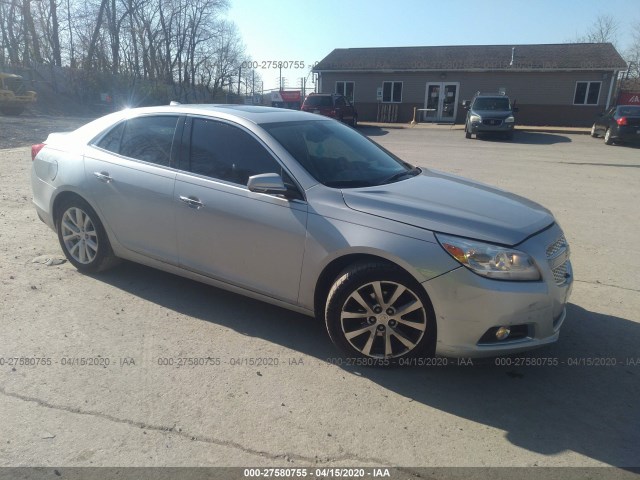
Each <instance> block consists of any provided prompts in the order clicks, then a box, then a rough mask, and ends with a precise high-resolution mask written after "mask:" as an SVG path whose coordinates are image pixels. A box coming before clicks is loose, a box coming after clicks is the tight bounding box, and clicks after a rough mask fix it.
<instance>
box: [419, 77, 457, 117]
mask: <svg viewBox="0 0 640 480" xmlns="http://www.w3.org/2000/svg"><path fill="white" fill-rule="evenodd" d="M459 90H460V83H459V82H429V83H427V91H426V94H425V100H424V108H425V111H424V115H423V120H424V121H427V122H455V119H456V114H457V113H458V92H459Z"/></svg>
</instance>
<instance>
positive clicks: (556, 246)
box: [547, 235, 568, 259]
mask: <svg viewBox="0 0 640 480" xmlns="http://www.w3.org/2000/svg"><path fill="white" fill-rule="evenodd" d="M567 247H568V245H567V239H566V238H565V237H564V235H562V236H561V237H560V238H558V239H557V240H556V241H555V242H553V243H552V244H551V245H549V246H548V247H547V258H548V259H551V258H555V257H557V256H558V254H559V253H562V252H563V251H564V250H566V248H567Z"/></svg>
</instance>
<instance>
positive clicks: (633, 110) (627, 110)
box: [618, 105, 640, 117]
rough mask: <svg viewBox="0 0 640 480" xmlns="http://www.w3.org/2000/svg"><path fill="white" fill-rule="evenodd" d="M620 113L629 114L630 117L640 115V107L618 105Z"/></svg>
mask: <svg viewBox="0 0 640 480" xmlns="http://www.w3.org/2000/svg"><path fill="white" fill-rule="evenodd" d="M618 115H629V116H630V117H640V107H636V106H633V105H632V106H625V107H618Z"/></svg>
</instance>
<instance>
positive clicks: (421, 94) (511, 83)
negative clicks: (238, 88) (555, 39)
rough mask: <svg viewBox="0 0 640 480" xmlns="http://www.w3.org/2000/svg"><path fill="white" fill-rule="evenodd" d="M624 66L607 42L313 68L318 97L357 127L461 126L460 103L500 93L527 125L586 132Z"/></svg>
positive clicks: (433, 52) (370, 51)
mask: <svg viewBox="0 0 640 480" xmlns="http://www.w3.org/2000/svg"><path fill="white" fill-rule="evenodd" d="M626 69H627V64H626V62H625V61H624V60H623V59H622V57H621V56H620V54H619V53H618V52H617V51H616V49H615V48H614V47H613V45H611V44H610V43H566V44H553V45H515V46H514V45H471V46H450V47H384V48H346V49H343V48H338V49H335V50H333V51H332V52H331V53H330V54H329V55H327V56H326V57H325V58H324V59H323V60H322V61H320V62H319V63H318V64H317V65H316V66H315V67H314V72H316V73H317V75H318V82H319V84H318V91H319V92H321V93H341V94H344V95H346V96H347V97H349V98H350V99H351V100H352V101H353V102H354V103H355V105H356V108H357V109H358V117H359V120H360V121H393V122H409V121H411V120H412V118H413V114H414V108H415V109H418V110H417V112H418V115H419V119H420V120H421V121H435V122H455V123H464V118H465V114H466V112H465V110H464V109H463V108H462V106H461V103H462V101H463V100H467V99H471V98H472V97H473V95H474V94H475V93H476V92H478V91H481V92H483V93H485V92H486V93H498V92H501V91H503V92H505V93H506V94H507V95H508V96H509V97H510V99H511V101H512V102H515V103H516V105H517V107H518V108H519V113H518V115H517V121H518V123H521V124H530V125H565V126H566V125H575V126H588V125H591V124H592V123H593V117H594V116H595V115H596V114H597V113H598V112H601V111H603V110H604V109H605V108H607V107H608V106H609V105H611V104H613V103H614V100H615V97H614V95H615V93H616V87H617V78H618V73H619V72H620V71H624V70H626Z"/></svg>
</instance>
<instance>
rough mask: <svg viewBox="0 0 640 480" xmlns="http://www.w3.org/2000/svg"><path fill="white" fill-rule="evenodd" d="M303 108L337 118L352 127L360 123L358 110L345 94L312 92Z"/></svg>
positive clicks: (305, 100) (306, 110)
mask: <svg viewBox="0 0 640 480" xmlns="http://www.w3.org/2000/svg"><path fill="white" fill-rule="evenodd" d="M301 110H303V111H305V112H311V113H319V114H320V115H324V116H325V117H331V118H335V119H336V120H340V121H341V122H343V123H347V124H349V125H351V126H352V127H355V126H356V125H357V124H358V112H356V109H355V108H354V106H353V105H352V104H351V102H349V100H348V99H347V97H345V96H344V95H338V94H332V93H310V94H309V95H308V96H307V98H305V99H304V103H303V104H302V108H301Z"/></svg>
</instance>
